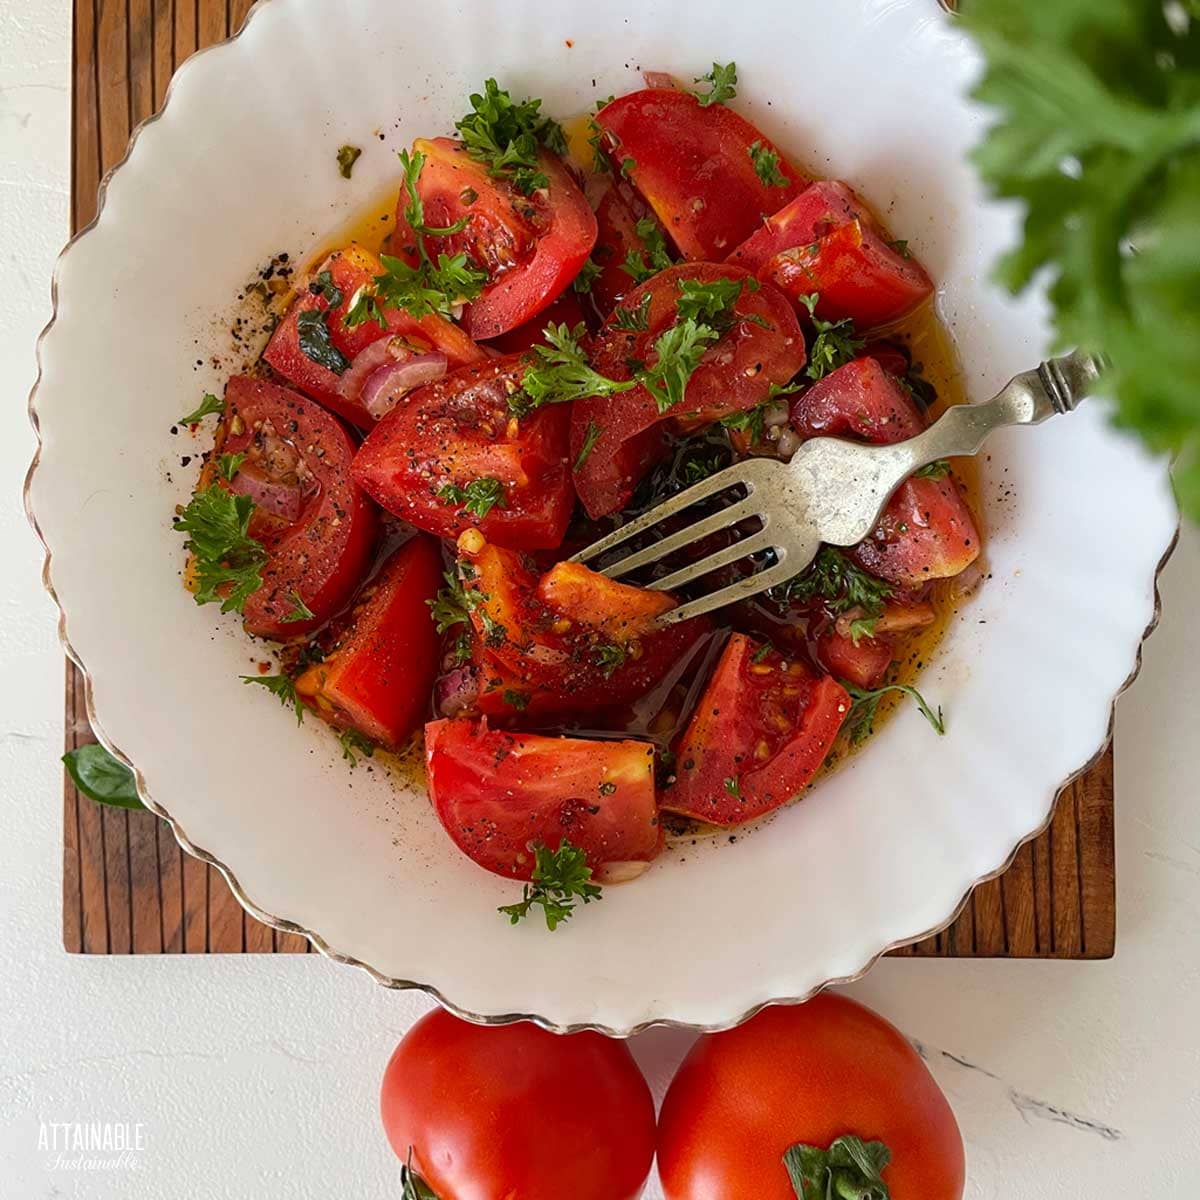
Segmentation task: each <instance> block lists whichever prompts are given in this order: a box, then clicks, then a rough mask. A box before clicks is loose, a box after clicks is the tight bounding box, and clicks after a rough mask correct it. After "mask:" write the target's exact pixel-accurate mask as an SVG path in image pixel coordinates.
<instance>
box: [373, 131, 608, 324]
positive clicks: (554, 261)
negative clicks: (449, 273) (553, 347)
mask: <svg viewBox="0 0 1200 1200" xmlns="http://www.w3.org/2000/svg"><path fill="white" fill-rule="evenodd" d="M413 150H414V151H415V152H417V153H420V154H424V155H425V165H424V167H423V168H422V170H421V175H420V178H419V179H418V181H417V191H418V193H419V195H420V197H421V202H422V204H423V206H424V209H425V224H426V225H428V226H429V227H430V228H435V229H436V228H444V227H446V226H450V225H454V224H455V223H457V222H458V221H459V220H462V219H464V218H465V219H466V221H467V224H466V227H465V228H464V229H463V230H461V231H460V232H458V233H454V234H450V235H448V236H445V237H434V238H427V239H426V249H427V251H428V252H429V254H430V255H431V256H432V257H433V258H435V259H436V257H437V255H439V254H447V255H451V256H453V255H455V254H466V255H467V257H468V258H469V259H470V260H471V261H472V262H473V263H474V264H475V265H476V266H477V267H479V268H481V269H482V270H484V271H486V272H487V274H488V279H489V282H488V284H487V285H486V287H484V289H483V292H482V294H481V295H480V296H479V298H478V299H476V300H473V301H472V302H471V303H470V304H468V305H467V307H466V309H465V310H464V312H463V317H462V321H463V328H464V329H465V330H466V331H467V332H468V333H469V334H470V335H471V336H472V337H474V338H480V339H483V338H493V337H496V336H498V335H499V334H502V333H504V332H506V331H507V330H509V329H515V328H516V327H517V326H518V325H523V324H524V323H525V322H526V321H528V320H530V319H531V318H532V317H534V316H535V315H536V314H537V313H539V312H541V311H542V309H544V308H546V307H547V306H548V305H549V304H550V303H551V301H553V300H554V299H556V298H557V296H558V295H559V293H560V292H561V291H562V290H563V288H565V287H566V286H567V284H569V283H570V282H571V280H572V279H574V278H575V276H576V275H578V274H579V268H580V267H582V266H583V264H584V261H585V260H586V259H587V256H588V255H589V254H590V253H591V250H592V246H593V245H594V244H595V241H596V218H595V216H594V215H593V214H592V210H591V209H590V208H589V207H588V202H587V201H586V200H585V199H584V197H583V193H582V192H581V191H580V190H579V188H578V187H577V186H576V184H575V181H574V180H573V179H572V178H571V175H570V172H568V170H567V168H566V167H565V166H564V165H563V164H562V162H561V161H560V160H559V159H558V158H556V157H555V156H554V155H553V154H551V153H550V152H549V151H546V150H543V151H541V152H540V153H539V155H538V164H539V166H540V168H541V170H542V171H543V172H544V173H545V174H546V175H547V176H548V177H549V180H550V185H549V187H548V188H546V189H544V190H542V189H539V190H538V191H536V192H534V194H533V195H532V196H523V195H522V194H521V193H520V192H519V191H517V190H516V189H514V188H512V187H510V186H509V184H508V183H507V182H505V181H504V180H503V179H497V178H493V177H492V176H491V175H490V174H489V173H488V169H487V167H486V166H485V165H484V164H483V163H480V162H478V161H477V160H475V159H474V158H472V157H471V156H470V154H468V153H467V150H466V148H465V147H464V146H463V144H462V143H461V142H458V141H455V140H454V139H453V138H433V139H432V140H426V139H424V138H418V139H417V140H416V141H415V142H414V143H413ZM407 204H408V197H407V196H406V195H405V194H404V192H403V191H402V192H401V194H400V200H399V203H398V206H397V211H396V229H395V232H394V234H393V235H392V240H393V243H394V244H395V245H396V247H397V248H398V249H399V250H400V251H401V252H408V253H410V254H411V252H412V250H413V249H414V248H415V240H416V238H415V234H414V233H413V231H412V227H411V226H410V225H409V224H408V221H407V220H406V218H405V215H404V210H405V208H406V207H407Z"/></svg>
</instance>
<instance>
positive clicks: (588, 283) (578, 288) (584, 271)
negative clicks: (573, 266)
mask: <svg viewBox="0 0 1200 1200" xmlns="http://www.w3.org/2000/svg"><path fill="white" fill-rule="evenodd" d="M600 270H601V268H600V267H599V266H598V265H597V263H596V262H595V261H593V259H592V258H591V256H590V255H589V257H588V258H587V260H586V261H585V262H584V264H583V266H582V267H580V268H579V274H578V275H576V276H575V278H574V279H573V280H572V281H571V290H572V291H575V292H578V293H580V294H581V295H582V294H583V293H584V292H590V291H591V290H592V284H593V283H595V282H596V276H597V275H599V274H600Z"/></svg>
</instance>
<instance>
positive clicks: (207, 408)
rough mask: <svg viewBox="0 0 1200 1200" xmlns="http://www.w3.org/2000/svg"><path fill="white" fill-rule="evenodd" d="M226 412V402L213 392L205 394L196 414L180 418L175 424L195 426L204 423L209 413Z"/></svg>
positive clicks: (192, 413)
mask: <svg viewBox="0 0 1200 1200" xmlns="http://www.w3.org/2000/svg"><path fill="white" fill-rule="evenodd" d="M224 411H225V401H224V400H222V399H220V398H219V397H217V396H214V395H213V394H212V393H211V392H205V393H204V399H203V400H201V401H200V407H199V408H197V409H196V411H195V412H191V413H188V415H187V416H186V417H180V418H179V420H178V421H176V422H175V424H176V425H195V424H196V422H197V421H203V420H204V418H205V417H207V416H208V415H209V413H223V412H224Z"/></svg>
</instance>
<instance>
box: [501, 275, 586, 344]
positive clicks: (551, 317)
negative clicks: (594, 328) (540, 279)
mask: <svg viewBox="0 0 1200 1200" xmlns="http://www.w3.org/2000/svg"><path fill="white" fill-rule="evenodd" d="M582 320H583V308H582V307H581V306H580V303H579V297H578V296H577V295H576V294H575V293H574V292H573V291H572V290H571V289H570V288H568V289H567V290H566V291H565V292H563V294H562V295H561V296H559V298H558V299H557V300H555V301H554V303H553V304H551V305H550V307H549V308H547V309H545V310H544V311H542V312H540V313H538V315H537V316H536V317H534V318H533V319H532V320H529V321H526V322H525V324H524V325H518V326H517V328H516V329H510V330H509V331H508V332H507V333H502V334H501V335H500V336H499V337H498V338H495V339H493V340H492V342H491V343H490V346H491V347H494V348H495V349H497V350H499V351H500V353H501V354H521V353H523V352H524V351H526V350H528V349H530V348H531V347H533V346H548V345H549V344H550V343H549V342H548V341H546V334H545V329H546V326H547V325H550V324H554V325H566V326H568V327H569V328H571V329H574V328H575V326H576V325H578V324H579V322H580V321H582Z"/></svg>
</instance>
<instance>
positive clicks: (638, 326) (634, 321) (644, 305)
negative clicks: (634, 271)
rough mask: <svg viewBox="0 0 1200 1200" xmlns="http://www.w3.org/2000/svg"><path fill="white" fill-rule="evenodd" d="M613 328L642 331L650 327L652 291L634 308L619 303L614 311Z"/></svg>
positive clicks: (633, 331)
mask: <svg viewBox="0 0 1200 1200" xmlns="http://www.w3.org/2000/svg"><path fill="white" fill-rule="evenodd" d="M613 328H614V329H621V330H624V331H625V332H627V333H641V332H643V331H644V330H647V329H649V328H650V293H649V292H647V293H646V294H645V295H644V296H643V297H642V302H641V303H640V304H638V305H636V306H634V307H632V308H629V307H625V306H622V305H618V306H617V308H616V309H615V310H614V311H613Z"/></svg>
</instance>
